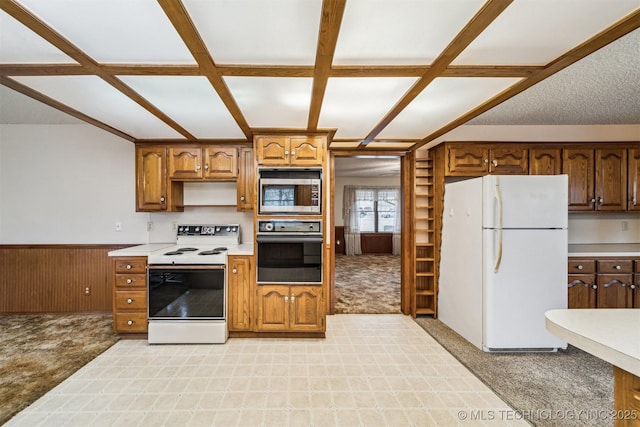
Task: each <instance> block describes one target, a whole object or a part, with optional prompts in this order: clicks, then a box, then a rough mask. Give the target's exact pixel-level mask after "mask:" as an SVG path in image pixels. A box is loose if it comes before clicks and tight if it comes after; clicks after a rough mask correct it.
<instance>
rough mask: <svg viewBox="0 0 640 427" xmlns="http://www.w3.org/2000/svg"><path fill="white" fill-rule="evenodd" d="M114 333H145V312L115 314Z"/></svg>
mask: <svg viewBox="0 0 640 427" xmlns="http://www.w3.org/2000/svg"><path fill="white" fill-rule="evenodd" d="M114 320H115V323H116V324H115V327H116V332H147V312H146V311H143V312H132V313H121V312H117V313H116V314H115V319H114Z"/></svg>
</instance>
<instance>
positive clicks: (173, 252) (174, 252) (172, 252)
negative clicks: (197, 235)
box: [165, 251, 182, 255]
mask: <svg viewBox="0 0 640 427" xmlns="http://www.w3.org/2000/svg"><path fill="white" fill-rule="evenodd" d="M165 255H182V252H180V251H171V252H167V253H165Z"/></svg>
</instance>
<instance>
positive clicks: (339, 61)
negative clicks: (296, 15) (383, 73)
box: [333, 0, 484, 65]
mask: <svg viewBox="0 0 640 427" xmlns="http://www.w3.org/2000/svg"><path fill="white" fill-rule="evenodd" d="M483 3H484V0H425V1H415V0H349V1H347V4H346V7H345V11H344V17H343V19H342V27H341V29H340V37H339V38H338V44H337V46H336V52H335V55H334V57H333V58H334V59H333V64H334V65H426V64H431V63H432V62H433V60H434V59H435V58H437V57H438V55H439V54H440V52H441V51H442V50H443V49H444V48H445V47H446V46H447V45H448V44H449V43H450V42H451V40H452V39H453V38H454V37H455V35H456V34H457V33H458V32H459V31H460V30H461V29H462V27H464V26H465V24H466V23H467V21H468V20H469V19H471V18H472V17H473V15H474V14H475V13H476V12H477V11H478V9H479V8H480V7H481V6H482V4H483Z"/></svg>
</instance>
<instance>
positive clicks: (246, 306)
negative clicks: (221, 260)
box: [227, 256, 253, 331]
mask: <svg viewBox="0 0 640 427" xmlns="http://www.w3.org/2000/svg"><path fill="white" fill-rule="evenodd" d="M227 271H228V274H229V280H228V283H229V299H228V301H229V330H230V331H250V330H251V289H252V280H251V277H253V275H252V274H251V260H250V258H249V257H244V256H230V257H229V260H228V270H227Z"/></svg>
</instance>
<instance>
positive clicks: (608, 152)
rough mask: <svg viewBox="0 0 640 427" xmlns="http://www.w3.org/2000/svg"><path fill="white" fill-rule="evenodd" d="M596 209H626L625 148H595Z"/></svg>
mask: <svg viewBox="0 0 640 427" xmlns="http://www.w3.org/2000/svg"><path fill="white" fill-rule="evenodd" d="M595 158H596V185H595V190H596V192H595V198H596V210H599V211H624V210H626V209H627V150H626V149H604V148H603V149H597V150H596V154H595Z"/></svg>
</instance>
